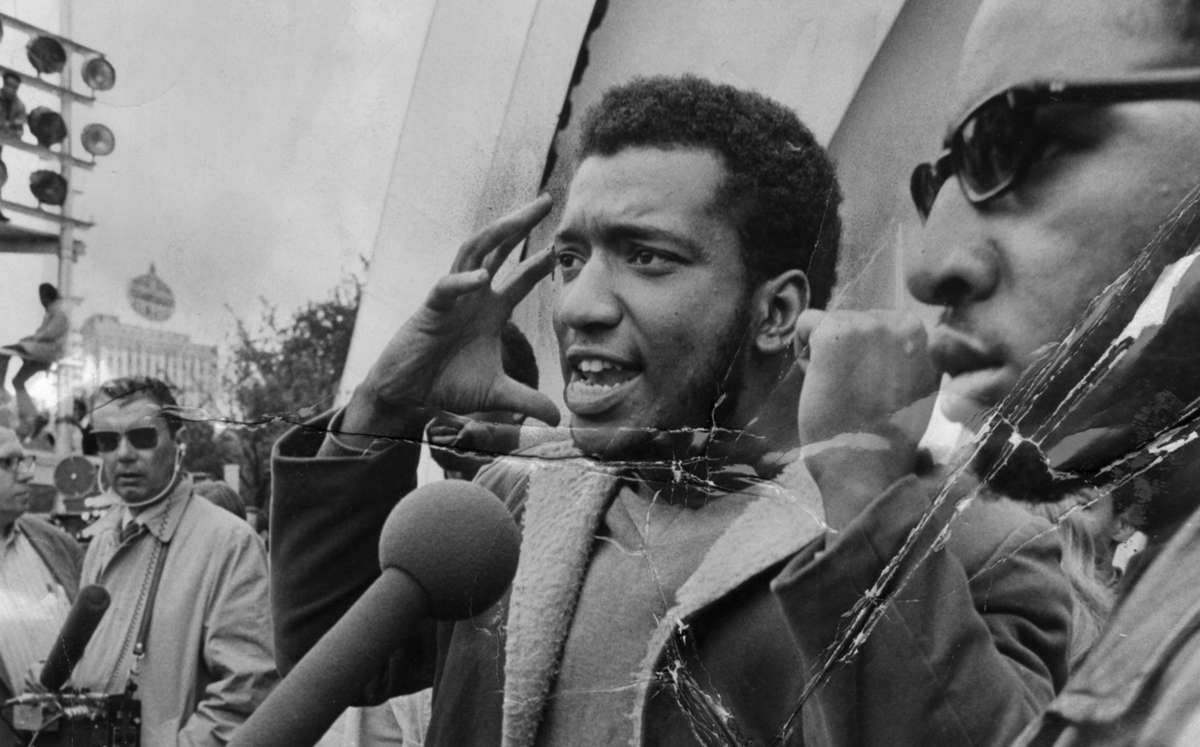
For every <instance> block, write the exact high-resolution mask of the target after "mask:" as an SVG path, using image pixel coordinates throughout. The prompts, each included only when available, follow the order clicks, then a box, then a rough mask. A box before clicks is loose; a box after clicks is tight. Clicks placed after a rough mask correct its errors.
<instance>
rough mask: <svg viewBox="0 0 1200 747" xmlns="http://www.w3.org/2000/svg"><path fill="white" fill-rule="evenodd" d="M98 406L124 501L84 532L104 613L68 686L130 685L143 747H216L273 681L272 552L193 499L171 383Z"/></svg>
mask: <svg viewBox="0 0 1200 747" xmlns="http://www.w3.org/2000/svg"><path fill="white" fill-rule="evenodd" d="M93 402H94V407H93V410H92V424H93V426H94V431H93V436H94V438H95V440H96V445H97V448H98V449H99V451H100V456H101V459H102V460H103V463H104V479H105V481H106V482H107V484H108V485H110V486H111V488H112V490H113V492H115V493H116V495H117V496H118V497H119V498H120V500H119V502H117V503H116V504H115V505H114V506H113V507H112V508H111V509H109V511H108V513H106V514H105V515H104V516H102V517H101V518H100V519H98V520H97V521H96V522H95V523H94V524H93V525H92V526H90V527H89V528H88V529H87V530H86V532H87V533H88V534H89V535H90V536H91V543H90V544H89V545H88V549H87V555H86V557H85V559H84V564H83V577H82V578H83V583H84V584H99V585H101V586H103V587H104V588H105V589H107V590H108V592H109V594H111V595H112V604H111V606H110V607H109V608H108V612H107V613H106V614H105V615H104V617H103V618H102V619H101V621H100V626H99V627H98V628H97V629H96V632H95V634H94V635H93V636H92V639H91V641H90V643H89V644H88V647H87V650H86V651H85V652H84V655H83V657H82V659H81V660H80V662H79V664H78V666H77V667H76V668H75V672H74V675H73V676H72V678H71V684H72V685H73V686H74V687H78V688H84V689H88V690H91V691H93V692H101V693H119V692H123V691H126V688H127V687H128V686H129V685H130V684H136V685H137V691H136V696H137V697H138V698H139V699H140V700H141V743H142V744H146V745H151V744H155V745H157V744H176V743H183V744H204V745H219V744H224V743H225V742H226V741H228V739H229V737H230V735H231V734H232V733H233V731H234V729H236V728H237V726H238V725H239V724H241V723H242V722H243V721H244V720H245V719H246V718H247V717H248V716H249V715H250V713H251V712H252V711H253V710H254V708H255V707H256V706H257V705H258V704H259V703H260V702H262V700H263V699H264V698H265V697H266V695H267V693H268V692H269V691H270V689H271V687H272V686H273V685H274V684H275V681H276V679H277V676H276V672H275V665H274V660H273V647H272V641H271V616H270V612H269V602H268V594H267V559H266V551H265V549H264V548H263V545H262V542H260V541H259V539H258V537H257V536H256V535H255V533H254V531H253V530H252V529H251V528H250V526H249V524H247V523H246V522H245V521H243V520H241V519H239V518H237V517H236V516H234V515H233V514H231V513H230V512H228V511H226V510H225V509H222V508H219V507H217V506H215V505H213V504H212V503H210V502H209V501H207V500H205V499H203V498H201V497H199V496H197V495H196V494H195V491H194V490H193V488H192V481H191V478H190V477H188V476H187V475H186V474H185V473H184V472H183V470H182V469H181V465H182V461H183V445H182V444H180V443H179V440H178V434H179V430H180V428H181V427H182V422H181V420H180V418H179V414H178V412H177V405H176V401H175V398H174V396H173V395H172V394H171V391H170V389H169V388H168V387H167V385H166V384H165V383H163V382H162V381H160V380H158V379H153V378H149V377H135V378H127V379H114V380H112V381H109V382H106V383H104V384H102V385H101V386H100V387H99V389H98V390H97V392H96V394H95V397H94V400H93Z"/></svg>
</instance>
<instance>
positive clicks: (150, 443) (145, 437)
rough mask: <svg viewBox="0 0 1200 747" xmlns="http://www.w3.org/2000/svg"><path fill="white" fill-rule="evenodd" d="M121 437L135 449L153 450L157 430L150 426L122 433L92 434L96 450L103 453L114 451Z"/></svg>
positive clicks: (104, 432) (105, 432)
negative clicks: (127, 440)
mask: <svg viewBox="0 0 1200 747" xmlns="http://www.w3.org/2000/svg"><path fill="white" fill-rule="evenodd" d="M121 436H125V438H127V439H129V445H130V446H132V447H133V448H135V449H153V448H154V447H155V446H157V445H158V430H157V429H156V428H153V427H151V426H147V427H144V428H130V429H129V430H127V431H125V432H124V433H122V432H121V431H93V432H92V437H93V438H95V439H96V450H97V451H100V452H104V453H107V452H110V451H116V450H117V448H118V447H120V445H121Z"/></svg>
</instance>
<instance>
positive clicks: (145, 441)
mask: <svg viewBox="0 0 1200 747" xmlns="http://www.w3.org/2000/svg"><path fill="white" fill-rule="evenodd" d="M125 437H126V438H128V439H129V445H130V446H132V447H133V448H135V449H153V448H154V447H155V446H156V445H157V444H158V431H157V430H156V429H154V428H150V427H146V428H130V429H129V430H127V431H125Z"/></svg>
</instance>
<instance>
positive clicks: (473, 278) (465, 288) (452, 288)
mask: <svg viewBox="0 0 1200 747" xmlns="http://www.w3.org/2000/svg"><path fill="white" fill-rule="evenodd" d="M490 282H491V277H490V276H489V275H488V273H487V271H486V270H475V271H473V272H460V273H457V274H454V275H446V276H445V277H443V278H441V279H439V280H438V281H437V283H435V284H434V286H433V290H431V291H429V296H428V297H426V299H425V305H426V306H428V307H429V308H430V309H433V310H434V311H449V310H451V309H453V308H454V302H455V301H457V300H458V299H459V298H460V297H461V296H463V295H464V294H467V293H470V292H471V291H476V290H479V289H480V288H483V287H484V286H486V285H487V284H488V283H490Z"/></svg>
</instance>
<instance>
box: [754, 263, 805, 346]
mask: <svg viewBox="0 0 1200 747" xmlns="http://www.w3.org/2000/svg"><path fill="white" fill-rule="evenodd" d="M754 308H755V311H756V318H757V319H758V329H757V330H756V331H755V335H754V346H755V349H756V350H757V351H758V352H759V353H761V354H762V355H776V354H778V353H782V352H784V351H786V350H788V349H789V348H791V346H792V340H793V338H794V337H795V335H796V319H797V318H798V317H799V316H800V312H802V311H804V310H805V309H807V308H808V276H806V275H805V274H804V272H803V271H802V270H788V271H787V272H783V273H780V274H778V275H776V276H775V277H772V278H768V279H767V280H765V281H764V282H763V283H762V284H761V285H760V286H759V287H758V290H757V291H755V295H754Z"/></svg>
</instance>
